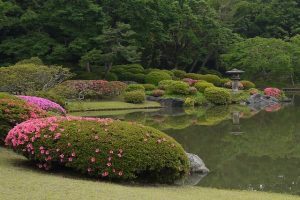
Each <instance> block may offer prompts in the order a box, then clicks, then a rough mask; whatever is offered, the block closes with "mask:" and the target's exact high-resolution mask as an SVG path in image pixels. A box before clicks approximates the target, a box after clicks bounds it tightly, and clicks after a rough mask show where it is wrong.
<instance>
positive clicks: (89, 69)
mask: <svg viewBox="0 0 300 200" xmlns="http://www.w3.org/2000/svg"><path fill="white" fill-rule="evenodd" d="M85 67H86V71H87V72H91V66H90V62H87V63H86V64H85Z"/></svg>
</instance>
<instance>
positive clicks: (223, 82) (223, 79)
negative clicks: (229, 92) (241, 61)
mask: <svg viewBox="0 0 300 200" xmlns="http://www.w3.org/2000/svg"><path fill="white" fill-rule="evenodd" d="M220 81H221V85H222V86H224V85H225V84H226V83H228V82H230V81H231V80H230V79H229V78H222V79H221V80H220Z"/></svg>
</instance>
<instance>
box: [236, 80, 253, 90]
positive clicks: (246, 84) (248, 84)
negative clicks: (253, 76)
mask: <svg viewBox="0 0 300 200" xmlns="http://www.w3.org/2000/svg"><path fill="white" fill-rule="evenodd" d="M240 83H241V84H242V85H243V86H244V89H245V90H248V89H251V88H255V84H254V83H252V82H251V81H246V80H243V81H241V82H240Z"/></svg>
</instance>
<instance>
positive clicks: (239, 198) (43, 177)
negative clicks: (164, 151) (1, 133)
mask: <svg viewBox="0 0 300 200" xmlns="http://www.w3.org/2000/svg"><path fill="white" fill-rule="evenodd" d="M0 184H1V187H0V199H1V200H19V199H22V200H27V199H28V200H44V199H47V200H56V199H57V200H60V199H64V200H77V199H78V200H82V199H86V200H93V199H103V200H114V199H121V200H140V199H143V200H153V199H155V200H169V199H170V200H194V199H199V200H300V197H297V196H290V195H281V194H272V193H262V192H247V191H230V190H218V189H210V188H201V187H175V186H173V187H171V186H144V187H142V186H136V185H135V186H128V185H120V184H112V183H107V182H100V181H95V180H90V179H87V178H83V177H79V176H75V175H74V173H66V172H63V171H58V172H43V171H40V170H37V169H36V168H34V167H33V166H31V165H30V163H29V162H28V161H27V160H26V159H24V158H23V157H22V156H19V155H16V154H15V153H14V152H12V151H9V150H6V149H3V148H0Z"/></svg>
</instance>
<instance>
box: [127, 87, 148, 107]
mask: <svg viewBox="0 0 300 200" xmlns="http://www.w3.org/2000/svg"><path fill="white" fill-rule="evenodd" d="M124 99H125V102H127V103H134V104H139V103H143V102H144V101H145V99H146V95H145V92H144V91H141V90H136V91H131V92H125V94H124Z"/></svg>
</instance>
